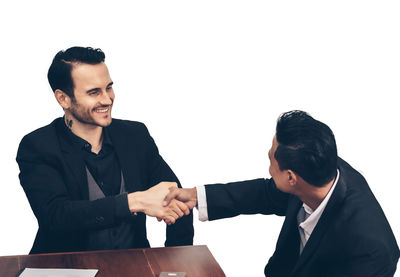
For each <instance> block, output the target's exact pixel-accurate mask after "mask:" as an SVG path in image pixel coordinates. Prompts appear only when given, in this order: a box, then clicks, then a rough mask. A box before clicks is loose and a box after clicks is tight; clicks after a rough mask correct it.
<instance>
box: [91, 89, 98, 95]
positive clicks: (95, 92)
mask: <svg viewBox="0 0 400 277" xmlns="http://www.w3.org/2000/svg"><path fill="white" fill-rule="evenodd" d="M98 93H99V91H98V90H92V91H89V92H88V95H96V94H98Z"/></svg>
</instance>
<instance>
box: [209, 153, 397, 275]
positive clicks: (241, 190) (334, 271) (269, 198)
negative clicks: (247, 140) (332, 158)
mask: <svg viewBox="0 0 400 277" xmlns="http://www.w3.org/2000/svg"><path fill="white" fill-rule="evenodd" d="M339 171H340V177H339V180H338V183H337V185H336V187H335V190H334V191H333V193H332V195H331V198H330V199H329V201H328V204H327V206H326V207H325V210H324V212H323V214H322V216H321V218H320V220H319V221H318V223H317V225H316V227H315V229H314V231H313V233H312V234H311V236H310V238H309V240H308V242H307V244H306V245H305V247H304V249H303V252H302V254H301V256H300V257H299V243H300V239H299V231H298V226H297V218H296V216H297V213H298V211H299V209H300V207H301V205H302V202H301V201H300V200H299V199H298V198H297V197H295V196H293V195H289V194H285V193H283V192H281V191H279V190H278V189H277V188H276V186H275V183H274V182H273V180H272V179H269V180H268V179H256V180H251V181H244V182H236V183H229V184H225V185H223V184H216V185H208V186H206V195H207V207H208V217H209V219H210V220H214V219H220V218H227V217H232V216H236V215H239V214H257V213H261V214H277V215H281V216H285V217H286V218H285V221H284V224H283V226H282V230H281V233H280V235H279V238H278V242H277V244H276V249H275V252H274V254H273V256H272V257H271V258H270V259H269V262H268V264H267V266H266V267H265V275H266V276H268V277H275V276H277V277H282V276H285V277H286V276H297V277H300V276H301V277H312V276H318V277H322V276H332V277H344V276H360V277H368V276H393V274H394V272H395V270H396V265H397V261H398V259H399V247H398V245H397V243H396V240H395V237H394V235H393V232H392V230H391V228H390V226H389V223H388V222H387V220H386V218H385V215H384V213H383V211H382V209H381V207H380V206H379V204H378V202H377V201H376V199H375V197H374V195H373V194H372V192H371V190H370V188H369V187H368V184H367V182H366V181H365V179H364V178H363V177H362V176H361V174H359V173H358V172H357V171H356V170H354V169H353V168H352V167H351V166H350V165H349V164H347V163H346V162H344V161H343V160H341V159H339Z"/></svg>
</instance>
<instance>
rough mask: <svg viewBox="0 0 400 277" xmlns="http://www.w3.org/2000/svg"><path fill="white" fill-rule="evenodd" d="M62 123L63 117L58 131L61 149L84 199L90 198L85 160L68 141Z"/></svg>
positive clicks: (58, 123) (58, 125)
mask: <svg viewBox="0 0 400 277" xmlns="http://www.w3.org/2000/svg"><path fill="white" fill-rule="evenodd" d="M62 124H64V121H63V120H62V119H61V120H60V121H59V122H57V133H58V136H59V141H60V148H61V151H62V153H63V155H64V158H65V162H66V164H67V166H68V167H69V169H70V170H71V173H72V174H71V175H72V176H73V179H75V181H76V183H77V184H78V187H79V188H78V190H79V193H80V195H81V196H82V199H89V188H88V183H87V176H86V169H85V168H86V167H85V162H84V160H83V159H82V157H81V156H80V155H79V153H78V151H76V149H74V148H73V145H72V144H71V143H70V142H68V140H67V138H66V136H65V133H64V132H65V130H63V129H62V128H64V126H63V125H62ZM75 189H76V188H75Z"/></svg>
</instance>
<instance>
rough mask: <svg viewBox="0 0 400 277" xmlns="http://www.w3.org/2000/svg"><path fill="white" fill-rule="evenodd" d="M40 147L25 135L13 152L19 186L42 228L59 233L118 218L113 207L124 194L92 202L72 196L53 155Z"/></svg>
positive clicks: (111, 223) (102, 225)
mask: <svg viewBox="0 0 400 277" xmlns="http://www.w3.org/2000/svg"><path fill="white" fill-rule="evenodd" d="M44 147H46V146H43V145H42V143H41V142H40V141H38V139H37V138H32V137H31V136H29V135H28V136H25V137H24V138H23V139H22V141H21V143H20V145H19V149H18V154H17V162H18V165H19V168H20V174H19V178H20V182H21V185H22V187H23V189H24V191H25V193H26V196H27V198H28V201H29V203H30V205H31V207H32V210H33V212H34V214H35V216H36V218H37V219H38V223H39V226H40V227H41V228H42V229H43V230H47V231H50V232H59V233H63V232H74V231H81V230H90V229H99V228H103V227H107V226H111V225H113V224H115V223H116V222H117V221H118V220H120V218H119V217H118V216H117V213H118V210H119V209H118V208H117V207H118V206H120V205H118V203H120V202H124V201H126V200H125V199H123V198H124V197H125V198H126V195H122V196H117V197H106V198H103V199H99V200H95V201H89V200H74V199H72V198H71V195H70V194H69V193H68V191H67V187H66V184H65V182H64V178H63V176H62V174H61V172H60V171H59V169H58V167H57V166H56V165H55V164H56V163H57V162H56V161H55V159H56V158H55V157H50V156H49V155H48V153H44V151H43V149H44Z"/></svg>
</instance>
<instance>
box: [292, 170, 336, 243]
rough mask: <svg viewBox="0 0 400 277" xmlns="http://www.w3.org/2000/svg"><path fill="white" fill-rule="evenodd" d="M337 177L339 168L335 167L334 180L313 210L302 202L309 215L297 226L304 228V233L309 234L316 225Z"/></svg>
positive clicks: (333, 188)
mask: <svg viewBox="0 0 400 277" xmlns="http://www.w3.org/2000/svg"><path fill="white" fill-rule="evenodd" d="M339 177H340V172H339V169H337V174H336V178H335V182H334V183H333V185H332V187H331V189H330V190H329V192H328V194H327V195H326V196H325V198H324V200H322V202H321V204H319V206H318V207H317V208H316V209H315V210H313V209H312V208H311V207H309V206H308V205H307V204H305V203H303V208H304V210H305V212H306V213H308V214H309V215H310V216H309V217H308V218H306V220H304V221H303V222H301V223H300V224H299V226H300V227H301V228H302V229H303V230H304V233H305V234H307V235H308V236H310V235H311V233H312V231H313V230H314V228H315V226H316V225H317V223H318V221H319V219H320V217H321V215H322V213H323V212H324V210H325V207H326V205H327V204H328V201H329V199H330V198H331V196H332V193H333V191H334V190H335V187H336V184H337V182H338V180H339Z"/></svg>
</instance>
